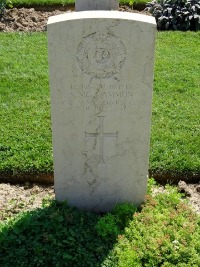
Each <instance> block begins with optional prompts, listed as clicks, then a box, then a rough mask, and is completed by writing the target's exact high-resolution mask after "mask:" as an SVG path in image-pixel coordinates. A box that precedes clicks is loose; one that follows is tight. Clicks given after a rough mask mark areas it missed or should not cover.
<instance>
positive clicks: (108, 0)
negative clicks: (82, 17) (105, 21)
mask: <svg viewBox="0 0 200 267" xmlns="http://www.w3.org/2000/svg"><path fill="white" fill-rule="evenodd" d="M118 8H119V1H118V0H76V2H75V10H76V11H86V10H118Z"/></svg>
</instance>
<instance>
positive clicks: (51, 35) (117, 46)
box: [48, 11, 156, 212]
mask: <svg viewBox="0 0 200 267" xmlns="http://www.w3.org/2000/svg"><path fill="white" fill-rule="evenodd" d="M155 33H156V23H155V19H154V18H153V17H150V16H145V15H139V14H133V13H126V12H119V11H85V12H74V13H67V14H63V15H58V16H54V17H50V19H49V21H48V47H49V68H50V87H51V115H52V129H53V153H54V177H55V193H56V199H57V200H59V201H63V200H66V199H67V200H68V203H69V205H72V206H77V207H79V208H83V209H88V210H93V211H97V212H102V211H108V210H110V209H111V208H112V207H113V206H114V205H115V204H116V203H121V202H131V203H134V204H135V205H140V204H141V203H142V202H143V201H144V196H145V194H146V187H147V175H148V157H149V143H150V124H151V123H150V121H151V102H152V84H153V67H154V46H155Z"/></svg>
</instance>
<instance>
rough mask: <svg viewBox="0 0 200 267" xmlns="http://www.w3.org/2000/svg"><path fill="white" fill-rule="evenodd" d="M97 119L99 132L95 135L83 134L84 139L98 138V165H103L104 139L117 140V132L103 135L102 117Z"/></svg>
mask: <svg viewBox="0 0 200 267" xmlns="http://www.w3.org/2000/svg"><path fill="white" fill-rule="evenodd" d="M98 119H99V127H98V128H99V131H98V132H97V133H87V132H85V137H94V138H97V137H98V138H99V146H100V148H99V150H100V151H99V163H101V164H105V161H104V153H103V150H104V138H105V137H115V138H118V132H116V133H104V116H98Z"/></svg>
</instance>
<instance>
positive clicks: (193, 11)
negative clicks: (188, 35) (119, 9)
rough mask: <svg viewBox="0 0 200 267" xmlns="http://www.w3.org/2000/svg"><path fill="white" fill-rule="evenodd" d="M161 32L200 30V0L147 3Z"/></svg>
mask: <svg viewBox="0 0 200 267" xmlns="http://www.w3.org/2000/svg"><path fill="white" fill-rule="evenodd" d="M145 10H148V11H149V12H150V13H152V14H153V16H154V17H155V18H156V22H157V27H158V29H159V30H180V31H187V30H192V31H198V30H200V0H161V1H160V2H159V3H158V2H157V1H155V0H154V1H152V2H149V3H147V8H146V9H145Z"/></svg>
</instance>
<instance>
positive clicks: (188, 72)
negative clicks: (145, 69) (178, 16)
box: [150, 32, 200, 173]
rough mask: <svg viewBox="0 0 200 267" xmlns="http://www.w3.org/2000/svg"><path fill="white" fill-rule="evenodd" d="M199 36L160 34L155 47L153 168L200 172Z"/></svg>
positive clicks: (173, 33)
mask: <svg viewBox="0 0 200 267" xmlns="http://www.w3.org/2000/svg"><path fill="white" fill-rule="evenodd" d="M199 53H200V33H193V32H188V33H183V32H160V33H159V34H158V39H157V46H156V66H155V82H154V103H153V120H152V135H151V157H150V162H151V165H150V166H151V168H152V169H161V170H170V171H173V170H174V171H176V170H177V171H182V172H187V171H189V172H193V173H197V172H199V170H200V150H199V147H200V138H199V126H200V124H199V122H200V114H199V103H200V79H199V73H200V62H199V60H198V55H199Z"/></svg>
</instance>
